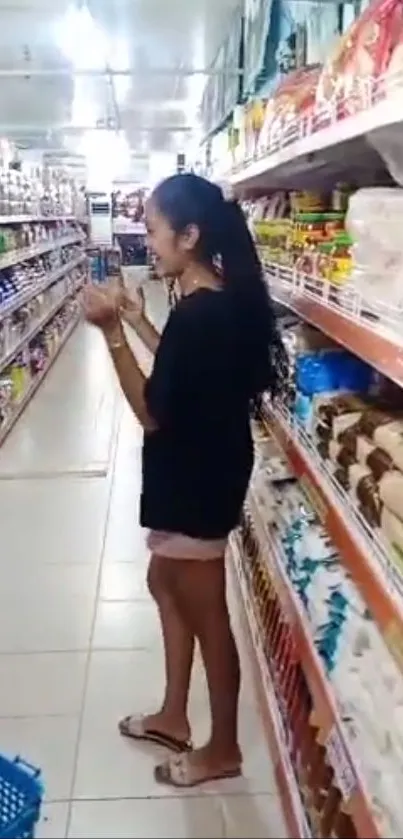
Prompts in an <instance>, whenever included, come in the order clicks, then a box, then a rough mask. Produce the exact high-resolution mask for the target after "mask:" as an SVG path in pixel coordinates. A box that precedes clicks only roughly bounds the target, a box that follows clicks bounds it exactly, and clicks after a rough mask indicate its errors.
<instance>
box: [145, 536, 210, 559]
mask: <svg viewBox="0 0 403 839" xmlns="http://www.w3.org/2000/svg"><path fill="white" fill-rule="evenodd" d="M147 546H148V548H149V550H150V551H151V553H155V554H159V556H166V557H167V558H169V559H218V557H220V556H224V553H225V549H226V546H227V539H192V538H191V536H183V535H182V534H181V533H166V532H165V531H164V530H150V533H149V535H148V539H147Z"/></svg>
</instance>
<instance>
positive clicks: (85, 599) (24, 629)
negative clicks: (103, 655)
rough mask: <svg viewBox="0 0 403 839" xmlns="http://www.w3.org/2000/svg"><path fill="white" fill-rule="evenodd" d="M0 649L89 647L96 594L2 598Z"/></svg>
mask: <svg viewBox="0 0 403 839" xmlns="http://www.w3.org/2000/svg"><path fill="white" fill-rule="evenodd" d="M0 602H1V609H0V653H31V652H58V651H75V650H77V651H79V650H87V649H88V647H89V644H90V637H91V626H92V621H93V615H94V598H93V597H92V596H85V594H84V595H83V596H81V597H74V596H69V595H68V594H66V595H65V596H60V597H59V598H58V599H56V600H47V599H46V598H45V597H41V598H40V599H39V598H37V599H35V600H34V599H31V600H28V599H26V600H25V601H23V600H21V606H22V608H21V612H20V611H17V610H16V608H15V602H13V601H7V602H4V601H0Z"/></svg>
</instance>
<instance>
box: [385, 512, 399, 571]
mask: <svg viewBox="0 0 403 839" xmlns="http://www.w3.org/2000/svg"><path fill="white" fill-rule="evenodd" d="M381 533H382V534H383V536H384V538H385V540H386V542H387V543H388V544H389V545H390V547H391V548H392V551H393V554H392V558H393V559H394V560H395V562H396V564H397V565H398V566H399V567H400V569H403V522H401V521H400V519H398V517H397V516H395V515H394V513H391V512H390V510H388V509H387V507H384V508H383V510H382V514H381Z"/></svg>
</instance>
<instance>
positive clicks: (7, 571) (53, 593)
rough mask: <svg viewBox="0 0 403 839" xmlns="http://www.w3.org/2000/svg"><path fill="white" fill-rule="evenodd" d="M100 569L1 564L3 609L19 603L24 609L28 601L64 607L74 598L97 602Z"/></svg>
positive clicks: (83, 565) (89, 564)
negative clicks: (62, 605)
mask: <svg viewBox="0 0 403 839" xmlns="http://www.w3.org/2000/svg"><path fill="white" fill-rule="evenodd" d="M97 581H98V568H97V566H96V565H95V563H93V562H82V563H74V564H73V563H56V562H54V563H46V562H43V563H42V562H40V563H36V564H35V565H34V564H33V562H32V560H31V561H29V560H28V561H25V562H24V563H15V564H13V563H9V564H8V565H6V564H5V563H4V564H0V609H1V608H2V604H3V603H7V601H11V602H12V603H17V602H18V601H20V603H21V608H23V609H24V610H25V604H26V603H28V601H29V600H36V601H38V602H40V604H41V605H43V606H46V607H47V606H48V604H49V603H55V604H58V603H62V602H67V601H69V600H70V599H71V598H72V597H86V598H88V600H90V601H92V602H93V601H95V596H96V593H97Z"/></svg>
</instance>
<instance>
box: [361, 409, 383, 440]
mask: <svg viewBox="0 0 403 839" xmlns="http://www.w3.org/2000/svg"><path fill="white" fill-rule="evenodd" d="M389 422H391V416H390V414H388V413H386V411H381V410H379V409H378V408H368V407H367V410H365V411H363V413H362V415H361V417H360V418H359V420H358V433H359V434H361V435H362V436H363V437H368V439H369V440H373V439H374V434H375V431H376V430H377V429H378V428H381V427H382V426H383V425H387V424H388V423H389Z"/></svg>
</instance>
